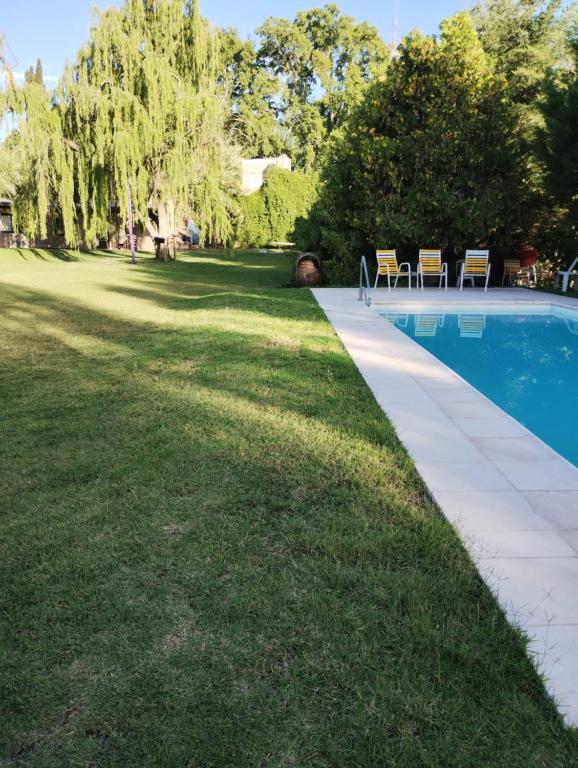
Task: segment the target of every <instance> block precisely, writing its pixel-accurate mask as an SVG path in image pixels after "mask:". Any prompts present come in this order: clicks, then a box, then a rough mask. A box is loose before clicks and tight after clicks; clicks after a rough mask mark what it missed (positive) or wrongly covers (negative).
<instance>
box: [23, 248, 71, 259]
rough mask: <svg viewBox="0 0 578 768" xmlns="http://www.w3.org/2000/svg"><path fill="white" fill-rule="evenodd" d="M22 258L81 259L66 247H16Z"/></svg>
mask: <svg viewBox="0 0 578 768" xmlns="http://www.w3.org/2000/svg"><path fill="white" fill-rule="evenodd" d="M14 250H15V251H16V252H17V253H18V255H19V256H20V258H22V259H24V261H28V260H29V259H28V258H27V257H28V256H31V257H32V258H34V259H38V260H40V261H50V258H48V257H52V258H54V259H57V260H58V261H79V257H78V256H77V255H76V254H74V253H71V252H70V251H68V250H65V249H64V248H42V249H39V248H14Z"/></svg>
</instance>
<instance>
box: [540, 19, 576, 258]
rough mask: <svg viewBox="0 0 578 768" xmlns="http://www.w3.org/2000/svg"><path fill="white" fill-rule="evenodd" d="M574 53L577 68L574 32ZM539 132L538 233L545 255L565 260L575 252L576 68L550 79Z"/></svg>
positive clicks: (574, 254)
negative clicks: (542, 190) (543, 207)
mask: <svg viewBox="0 0 578 768" xmlns="http://www.w3.org/2000/svg"><path fill="white" fill-rule="evenodd" d="M573 48H574V56H575V59H576V67H577V69H578V34H575V38H574V43H573ZM543 112H544V118H545V125H544V128H543V129H542V130H541V132H540V137H539V144H538V149H539V154H540V157H541V159H542V161H543V162H544V166H545V170H546V190H547V193H548V195H549V205H548V213H549V215H548V216H545V217H544V221H543V222H541V227H540V236H541V238H542V240H543V241H544V245H545V247H546V248H547V250H548V253H549V255H550V256H551V257H552V258H555V259H556V260H557V261H558V262H559V263H569V262H570V261H572V260H573V259H574V258H575V256H576V254H577V253H578V75H577V74H576V70H575V71H574V72H572V73H568V74H567V75H566V76H565V77H563V78H560V77H558V78H556V79H555V80H553V81H551V82H550V85H549V88H548V91H547V99H546V101H545V104H544V107H543Z"/></svg>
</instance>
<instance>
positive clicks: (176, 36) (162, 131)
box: [58, 0, 236, 257]
mask: <svg viewBox="0 0 578 768" xmlns="http://www.w3.org/2000/svg"><path fill="white" fill-rule="evenodd" d="M217 49H218V44H217V41H216V38H215V36H214V34H213V32H212V31H211V30H210V28H209V26H208V24H207V23H206V22H205V21H204V20H203V19H202V18H201V16H200V13H199V7H198V2H197V0H185V2H183V0H126V1H125V3H124V4H123V5H122V7H121V8H119V9H116V8H111V9H108V10H106V11H103V12H102V13H101V14H100V16H99V18H98V22H97V24H96V25H95V26H94V27H93V28H92V30H91V35H90V40H89V42H88V44H87V45H86V46H85V47H84V48H82V49H81V50H80V52H79V54H78V57H77V60H76V63H75V64H74V66H73V67H72V68H69V69H68V70H67V71H66V72H65V75H64V77H63V79H62V82H61V84H60V86H59V89H58V100H59V101H61V102H63V103H65V104H66V110H65V111H64V132H65V135H66V137H67V138H68V139H69V140H70V141H72V142H74V145H75V148H76V151H75V153H74V166H75V178H76V183H77V195H78V202H79V207H80V211H81V217H82V227H83V230H84V232H85V236H86V239H87V240H94V239H95V238H96V237H97V236H99V235H104V234H107V233H108V227H109V220H110V211H111V208H114V207H116V206H118V209H119V213H120V218H121V219H122V220H123V221H126V220H127V219H128V194H127V192H128V188H129V185H130V186H131V190H132V198H133V201H134V207H135V218H136V220H137V221H140V222H142V223H143V225H144V226H145V227H146V228H147V229H148V231H149V232H150V234H151V235H152V236H159V237H162V238H165V246H164V248H163V249H162V251H161V252H162V253H163V255H164V256H165V257H166V256H167V255H168V248H167V247H166V246H167V240H166V239H167V238H168V235H169V234H170V233H171V232H173V231H175V228H176V224H175V222H176V220H178V219H180V218H182V217H183V216H186V215H193V216H194V217H195V218H196V219H197V221H198V223H199V225H200V228H201V233H202V237H203V239H204V240H209V241H211V242H224V241H227V240H228V239H229V237H230V234H231V223H230V220H231V216H230V210H229V206H230V202H229V201H230V198H229V192H232V191H233V189H234V185H235V181H236V170H235V167H236V166H235V162H234V160H235V158H234V151H233V149H232V147H231V146H230V144H229V143H228V141H227V137H226V132H225V128H224V119H225V116H226V115H225V103H224V97H223V96H222V94H221V93H220V92H219V89H218V85H217V60H218V50H217ZM149 212H153V215H152V216H149Z"/></svg>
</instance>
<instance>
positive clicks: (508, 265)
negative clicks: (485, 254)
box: [504, 259, 522, 272]
mask: <svg viewBox="0 0 578 768" xmlns="http://www.w3.org/2000/svg"><path fill="white" fill-rule="evenodd" d="M521 269H522V265H521V264H520V259H504V272H519V271H520V270H521Z"/></svg>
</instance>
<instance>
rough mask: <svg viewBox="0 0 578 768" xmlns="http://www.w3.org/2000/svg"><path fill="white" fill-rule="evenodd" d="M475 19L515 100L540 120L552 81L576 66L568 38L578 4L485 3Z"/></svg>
mask: <svg viewBox="0 0 578 768" xmlns="http://www.w3.org/2000/svg"><path fill="white" fill-rule="evenodd" d="M472 15H473V19H474V23H475V26H476V29H477V30H478V33H479V36H480V40H481V41H482V45H483V46H484V49H485V50H486V52H487V53H488V54H489V55H490V56H491V58H492V60H493V61H494V63H495V67H496V71H497V72H499V73H500V74H502V75H504V77H505V78H506V80H507V83H508V91H509V94H510V97H511V98H512V100H513V101H514V102H516V103H518V104H523V105H525V106H527V107H529V111H530V112H531V113H534V115H537V114H538V110H537V107H538V102H539V100H540V97H541V95H542V92H543V88H544V84H545V82H546V80H547V78H548V76H549V75H550V73H552V72H553V71H555V70H560V69H565V68H567V67H568V66H569V64H570V56H569V50H568V46H567V45H566V37H567V35H568V31H569V29H570V28H571V26H572V24H573V22H574V21H575V20H576V3H564V2H563V0H481V1H480V2H478V3H477V4H476V6H475V7H474V9H473V11H472Z"/></svg>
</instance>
